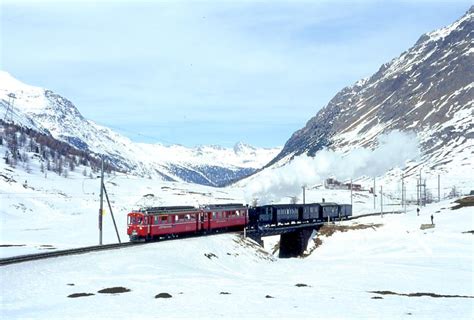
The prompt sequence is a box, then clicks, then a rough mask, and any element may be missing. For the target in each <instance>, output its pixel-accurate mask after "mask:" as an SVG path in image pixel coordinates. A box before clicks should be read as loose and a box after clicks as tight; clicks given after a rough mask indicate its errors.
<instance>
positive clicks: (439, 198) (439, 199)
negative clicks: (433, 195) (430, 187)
mask: <svg viewBox="0 0 474 320" xmlns="http://www.w3.org/2000/svg"><path fill="white" fill-rule="evenodd" d="M440 179H441V178H440V175H439V174H438V202H440V201H441V187H440V186H441V183H440Z"/></svg>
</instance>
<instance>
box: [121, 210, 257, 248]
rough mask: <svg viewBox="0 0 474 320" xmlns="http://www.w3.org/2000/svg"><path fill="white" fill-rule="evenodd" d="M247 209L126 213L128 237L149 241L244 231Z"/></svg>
mask: <svg viewBox="0 0 474 320" xmlns="http://www.w3.org/2000/svg"><path fill="white" fill-rule="evenodd" d="M247 219H248V208H247V207H246V206H244V205H242V204H215V205H208V206H205V207H203V208H194V207H188V206H179V207H178V206H174V207H153V208H144V209H140V210H138V211H133V212H130V213H129V214H128V221H127V223H128V227H127V234H128V235H129V237H130V240H131V241H148V240H153V239H155V240H156V239H160V238H171V237H175V236H178V235H185V234H197V233H210V232H216V231H221V230H243V228H244V227H245V226H246V224H247Z"/></svg>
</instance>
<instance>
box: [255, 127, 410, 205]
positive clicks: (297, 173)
mask: <svg viewBox="0 0 474 320" xmlns="http://www.w3.org/2000/svg"><path fill="white" fill-rule="evenodd" d="M418 156H419V149H418V139H417V137H416V134H415V133H403V132H400V131H392V132H390V133H388V134H384V135H380V136H379V137H378V147H377V148H376V149H374V150H370V149H365V148H358V149H353V150H351V151H350V152H349V153H346V154H341V153H338V152H334V151H330V150H327V149H324V150H321V151H319V152H318V153H317V154H316V156H315V157H314V158H312V157H308V156H306V155H303V156H299V157H296V158H295V159H293V160H292V161H291V162H290V163H289V164H287V165H286V166H283V167H280V168H275V169H268V170H264V171H262V172H261V173H260V174H259V175H258V178H256V179H254V180H252V181H251V182H250V183H249V184H248V185H247V187H246V200H247V201H248V202H249V203H250V201H251V200H252V199H254V198H258V199H259V203H262V204H263V203H268V202H270V201H279V200H280V199H281V198H283V197H287V196H288V195H294V194H299V192H300V191H301V186H303V185H306V186H311V185H315V184H318V183H321V182H323V181H324V179H326V178H328V177H335V178H337V179H339V180H347V179H350V178H354V179H356V178H358V177H362V176H380V175H383V174H384V173H386V172H387V171H388V170H390V169H392V168H395V167H404V166H405V163H406V162H407V161H408V160H414V159H416V158H418Z"/></svg>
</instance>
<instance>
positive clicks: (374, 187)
mask: <svg viewBox="0 0 474 320" xmlns="http://www.w3.org/2000/svg"><path fill="white" fill-rule="evenodd" d="M372 190H373V191H374V210H375V209H376V205H375V197H376V196H377V194H376V193H375V192H376V191H375V177H374V188H373V189H372Z"/></svg>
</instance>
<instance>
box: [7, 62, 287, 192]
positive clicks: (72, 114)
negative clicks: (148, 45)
mask: <svg viewBox="0 0 474 320" xmlns="http://www.w3.org/2000/svg"><path fill="white" fill-rule="evenodd" d="M0 106H1V107H2V109H3V110H4V120H5V121H7V122H8V121H10V122H15V123H16V124H21V125H22V126H25V127H27V128H31V129H33V130H36V131H38V132H40V133H43V134H48V135H51V136H52V137H54V138H55V139H58V140H60V141H64V142H67V143H68V144H70V145H72V146H74V147H76V148H77V149H79V150H81V151H86V152H90V153H94V154H96V155H104V156H105V158H106V159H107V160H108V161H109V162H111V163H112V164H113V165H114V166H115V167H116V168H119V169H121V170H122V171H126V172H130V173H133V174H137V175H140V176H147V177H159V178H161V179H164V180H167V181H185V182H192V183H198V184H203V185H209V186H220V185H224V184H227V183H229V182H230V181H234V180H236V179H239V178H241V177H243V176H247V175H249V174H251V173H253V172H254V171H255V170H257V169H259V168H261V167H262V166H263V165H264V164H266V163H267V162H268V161H270V160H271V159H272V158H273V157H274V156H275V155H276V154H277V153H278V152H279V151H280V149H279V148H275V149H258V148H254V147H251V146H249V145H246V144H244V143H241V142H239V143H237V144H236V145H235V146H234V148H223V147H220V146H199V147H196V148H186V147H183V146H179V145H171V146H165V145H162V144H146V143H134V142H132V141H131V140H130V139H128V138H127V137H124V136H122V135H120V134H118V133H116V132H114V131H113V130H111V129H109V128H107V127H104V126H100V125H98V124H96V123H94V122H93V121H90V120H88V119H85V118H84V117H83V116H82V115H81V113H80V112H79V110H78V109H77V108H76V107H75V105H74V104H73V103H72V102H71V101H69V100H68V99H66V98H64V97H62V96H61V95H59V94H56V93H54V92H52V91H50V90H46V89H43V88H39V87H34V86H30V85H26V84H24V83H22V82H20V81H18V80H17V79H15V78H14V77H12V76H11V75H10V74H8V73H7V72H4V71H0Z"/></svg>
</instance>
